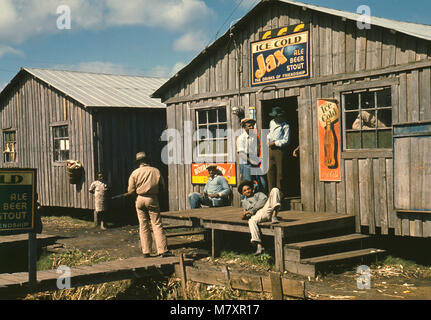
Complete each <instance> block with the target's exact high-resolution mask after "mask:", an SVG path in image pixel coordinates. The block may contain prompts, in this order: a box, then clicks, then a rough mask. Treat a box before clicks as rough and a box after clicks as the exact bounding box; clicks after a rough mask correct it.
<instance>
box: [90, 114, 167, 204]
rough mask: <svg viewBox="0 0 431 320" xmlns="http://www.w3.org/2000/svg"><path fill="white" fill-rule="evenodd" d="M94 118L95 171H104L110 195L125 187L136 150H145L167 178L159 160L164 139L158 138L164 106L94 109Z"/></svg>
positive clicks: (154, 164)
mask: <svg viewBox="0 0 431 320" xmlns="http://www.w3.org/2000/svg"><path fill="white" fill-rule="evenodd" d="M93 120H94V128H95V135H94V144H95V148H94V149H95V171H94V172H95V174H97V172H98V171H102V172H103V173H104V175H105V179H106V180H107V182H108V183H109V185H110V186H111V191H112V194H113V195H118V194H121V193H124V192H126V191H127V184H128V179H129V176H130V174H131V173H132V171H133V170H134V169H136V164H135V160H136V153H138V152H140V151H145V152H146V153H147V156H148V157H149V159H150V163H151V164H152V165H153V166H155V167H157V168H158V169H159V170H160V171H161V173H162V175H163V176H164V179H165V181H166V182H167V178H168V177H167V166H166V165H165V164H163V163H162V161H161V150H162V148H163V143H162V142H161V141H160V136H161V134H162V132H163V130H164V129H165V128H166V110H165V109H162V110H150V109H132V108H128V109H123V108H121V109H117V108H116V109H114V108H111V109H108V108H101V109H97V111H96V109H94V111H93ZM164 201H165V202H167V199H164ZM117 202H118V201H117ZM166 209H167V206H166Z"/></svg>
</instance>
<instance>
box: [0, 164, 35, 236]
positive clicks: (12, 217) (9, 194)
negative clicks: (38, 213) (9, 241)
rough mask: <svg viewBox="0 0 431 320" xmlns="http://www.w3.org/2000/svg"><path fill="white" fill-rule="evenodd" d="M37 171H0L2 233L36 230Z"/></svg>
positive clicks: (0, 224) (0, 228)
mask: <svg viewBox="0 0 431 320" xmlns="http://www.w3.org/2000/svg"><path fill="white" fill-rule="evenodd" d="M35 197H36V169H0V233H6V234H7V233H27V232H31V231H33V230H34V228H35V220H34V213H35V212H34V211H35V202H36V199H35Z"/></svg>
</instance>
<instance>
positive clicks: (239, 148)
mask: <svg viewBox="0 0 431 320" xmlns="http://www.w3.org/2000/svg"><path fill="white" fill-rule="evenodd" d="M236 152H238V153H239V152H244V153H245V152H246V150H245V143H244V135H240V136H239V137H238V139H236Z"/></svg>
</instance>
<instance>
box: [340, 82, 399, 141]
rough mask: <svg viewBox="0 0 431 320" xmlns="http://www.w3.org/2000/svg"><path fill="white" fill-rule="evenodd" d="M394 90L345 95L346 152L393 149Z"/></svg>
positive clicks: (361, 91)
mask: <svg viewBox="0 0 431 320" xmlns="http://www.w3.org/2000/svg"><path fill="white" fill-rule="evenodd" d="M391 93H392V92H391V88H390V87H385V88H378V89H367V90H359V91H351V92H343V93H342V103H343V110H344V112H343V117H344V119H343V123H344V125H343V131H344V146H345V147H344V148H345V149H387V148H392V96H391Z"/></svg>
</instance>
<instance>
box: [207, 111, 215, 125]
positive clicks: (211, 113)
mask: <svg viewBox="0 0 431 320" xmlns="http://www.w3.org/2000/svg"><path fill="white" fill-rule="evenodd" d="M216 122H217V110H215V109H213V110H208V123H216Z"/></svg>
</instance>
